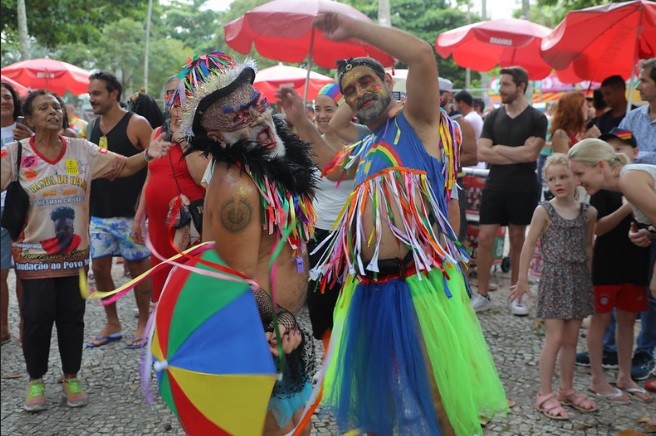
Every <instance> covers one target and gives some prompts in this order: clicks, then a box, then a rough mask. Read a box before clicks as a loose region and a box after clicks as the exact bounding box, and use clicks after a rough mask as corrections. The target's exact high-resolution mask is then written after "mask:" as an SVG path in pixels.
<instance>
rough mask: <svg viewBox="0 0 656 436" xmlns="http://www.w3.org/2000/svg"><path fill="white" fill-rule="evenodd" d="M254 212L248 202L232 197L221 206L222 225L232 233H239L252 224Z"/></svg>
mask: <svg viewBox="0 0 656 436" xmlns="http://www.w3.org/2000/svg"><path fill="white" fill-rule="evenodd" d="M252 211H253V209H252V206H251V204H250V203H248V202H247V201H246V200H244V199H242V198H239V199H237V198H234V197H231V198H229V199H228V200H226V201H225V202H224V203H223V205H222V206H221V211H220V212H221V224H223V227H224V228H225V229H226V230H228V231H229V232H230V233H239V232H241V231H243V230H244V229H245V228H246V227H247V226H248V224H249V223H250V222H251V217H252Z"/></svg>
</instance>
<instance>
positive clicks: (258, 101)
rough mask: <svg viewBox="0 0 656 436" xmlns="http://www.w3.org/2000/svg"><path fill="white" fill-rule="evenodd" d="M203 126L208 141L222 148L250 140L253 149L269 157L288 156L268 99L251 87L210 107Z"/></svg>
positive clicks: (245, 87) (248, 86)
mask: <svg viewBox="0 0 656 436" xmlns="http://www.w3.org/2000/svg"><path fill="white" fill-rule="evenodd" d="M201 126H202V127H203V128H205V130H206V131H207V136H208V137H210V138H211V139H213V140H215V141H216V142H218V143H219V144H221V146H223V147H229V146H231V145H232V144H235V143H236V142H238V141H239V140H242V139H248V140H250V141H251V146H252V147H262V148H264V150H265V152H266V154H267V155H268V156H269V157H281V156H284V155H285V146H284V144H283V143H282V140H281V139H280V137H279V136H278V134H277V133H276V128H275V125H274V124H273V117H272V116H271V110H270V109H269V104H268V102H267V100H266V97H264V95H262V94H261V93H260V92H259V91H258V90H257V89H255V88H254V87H253V85H251V84H250V83H247V82H246V83H242V84H241V85H239V86H238V87H237V89H236V90H235V91H234V92H233V93H231V94H229V95H227V96H225V97H223V98H220V99H219V100H217V102H216V103H215V104H213V105H212V106H210V107H209V109H208V110H207V111H205V113H204V114H203V117H202V120H201Z"/></svg>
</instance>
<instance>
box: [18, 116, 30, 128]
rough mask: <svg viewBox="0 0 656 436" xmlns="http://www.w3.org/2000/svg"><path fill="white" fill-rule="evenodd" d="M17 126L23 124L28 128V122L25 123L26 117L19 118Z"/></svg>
mask: <svg viewBox="0 0 656 436" xmlns="http://www.w3.org/2000/svg"><path fill="white" fill-rule="evenodd" d="M16 124H22V125H24V126H27V121H25V117H24V116H22V115H20V116H19V117H18V118H16Z"/></svg>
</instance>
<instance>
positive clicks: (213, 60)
mask: <svg viewBox="0 0 656 436" xmlns="http://www.w3.org/2000/svg"><path fill="white" fill-rule="evenodd" d="M256 71H257V66H256V64H255V61H254V60H252V59H249V58H248V59H246V60H244V62H243V63H241V64H240V63H238V62H236V61H235V60H234V59H232V57H230V56H229V55H227V54H226V53H223V52H221V51H218V50H217V51H213V52H212V53H209V54H206V55H203V56H196V57H195V58H194V59H191V60H190V61H189V62H187V64H186V65H185V66H184V68H183V69H182V71H180V74H178V77H179V78H180V84H179V85H178V90H177V92H176V93H175V94H174V95H173V97H172V98H171V100H170V101H171V102H172V103H173V102H174V101H175V100H174V99H175V98H176V97H177V98H179V101H180V104H181V106H182V108H183V114H182V120H181V122H180V129H181V132H182V134H183V135H184V136H186V137H188V138H191V137H193V136H194V134H196V133H198V129H199V128H200V120H201V117H202V115H203V112H204V111H205V110H207V108H208V107H210V106H211V105H212V103H214V102H215V101H216V100H217V99H219V98H221V97H223V96H225V95H228V94H229V93H231V92H232V91H233V90H234V89H235V88H236V87H237V86H238V85H240V84H241V83H243V82H244V81H246V80H248V81H249V83H253V80H255V72H256Z"/></svg>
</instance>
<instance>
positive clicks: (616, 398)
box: [588, 388, 631, 404]
mask: <svg viewBox="0 0 656 436" xmlns="http://www.w3.org/2000/svg"><path fill="white" fill-rule="evenodd" d="M588 392H589V393H590V394H592V395H593V396H595V397H596V398H601V399H602V400H605V401H608V402H609V403H613V404H629V403H630V402H631V399H630V398H629V397H627V396H626V395H624V392H622V391H621V390H619V389H617V388H615V392H611V393H609V394H600V393H599V392H595V391H594V390H592V389H590V388H588ZM622 398H625V400H623V399H622Z"/></svg>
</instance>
